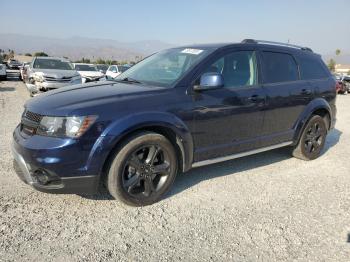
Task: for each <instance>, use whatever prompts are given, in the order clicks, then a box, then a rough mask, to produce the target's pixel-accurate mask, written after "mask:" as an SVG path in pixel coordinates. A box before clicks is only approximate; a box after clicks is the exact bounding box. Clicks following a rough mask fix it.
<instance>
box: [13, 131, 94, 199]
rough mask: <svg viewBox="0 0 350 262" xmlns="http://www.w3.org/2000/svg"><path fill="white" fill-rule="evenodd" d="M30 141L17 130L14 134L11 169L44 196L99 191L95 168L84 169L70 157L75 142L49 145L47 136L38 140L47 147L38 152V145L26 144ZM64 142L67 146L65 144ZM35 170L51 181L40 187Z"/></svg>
mask: <svg viewBox="0 0 350 262" xmlns="http://www.w3.org/2000/svg"><path fill="white" fill-rule="evenodd" d="M31 138H33V137H31ZM31 138H28V139H24V138H23V137H21V134H20V133H19V128H18V127H17V128H16V130H15V131H14V134H13V143H12V154H13V157H14V170H15V171H16V173H17V175H18V176H19V178H20V179H21V180H22V181H24V182H25V183H26V184H28V185H30V186H32V187H33V188H35V189H36V190H39V191H42V192H46V193H57V194H82V193H85V194H93V193H96V192H97V191H98V187H99V181H100V176H99V175H100V174H99V173H97V172H98V171H97V170H98V169H96V168H94V167H91V168H87V167H86V166H84V163H82V162H84V161H82V159H81V158H79V157H76V158H75V159H74V157H73V160H72V154H75V155H77V147H76V146H75V145H74V143H69V142H68V141H64V140H62V139H61V140H62V141H60V140H57V139H54V141H53V142H51V144H50V142H48V141H49V139H48V138H47V137H41V138H42V140H43V141H42V143H41V144H42V145H45V144H46V145H47V148H46V149H37V148H35V144H38V142H35V141H32V142H28V141H27V140H30V139H31ZM38 139H40V137H39V138H38V136H36V140H38ZM65 143H66V144H67V145H64V144H65ZM33 145H34V146H33ZM39 145H40V143H39ZM82 155H83V154H82ZM38 171H40V172H45V174H47V175H48V177H50V178H51V179H52V180H51V181H50V182H49V183H47V184H43V183H42V181H40V179H38V177H37V172H38Z"/></svg>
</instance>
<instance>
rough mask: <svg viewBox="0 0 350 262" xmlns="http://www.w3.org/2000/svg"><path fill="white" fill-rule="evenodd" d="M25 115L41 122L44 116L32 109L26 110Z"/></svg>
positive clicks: (31, 119)
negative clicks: (31, 110)
mask: <svg viewBox="0 0 350 262" xmlns="http://www.w3.org/2000/svg"><path fill="white" fill-rule="evenodd" d="M24 117H25V118H27V119H29V120H30V121H33V122H35V123H40V121H41V119H42V118H43V116H42V115H40V114H37V113H33V112H30V111H25V113H24Z"/></svg>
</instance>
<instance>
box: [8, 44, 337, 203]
mask: <svg viewBox="0 0 350 262" xmlns="http://www.w3.org/2000/svg"><path fill="white" fill-rule="evenodd" d="M335 100H336V90H335V80H334V78H333V77H332V75H331V74H330V72H329V70H328V68H327V67H326V65H325V64H324V62H323V61H322V60H321V57H320V56H319V55H317V54H315V53H313V52H312V50H311V49H310V48H305V47H299V46H293V45H286V44H283V43H274V42H266V41H255V40H244V41H242V42H241V43H236V44H212V45H211V44H207V45H194V46H188V47H180V48H172V49H168V50H164V51H162V52H159V53H157V54H154V55H152V56H149V57H148V58H146V59H144V60H142V61H141V62H139V63H138V64H136V65H134V66H133V67H132V68H130V69H129V70H127V71H125V72H124V73H122V74H121V75H119V76H118V77H117V78H116V79H115V80H114V82H113V81H105V82H103V83H90V84H86V85H78V86H75V87H72V88H63V89H60V90H56V91H53V92H51V93H50V94H44V95H42V96H40V97H37V98H34V99H32V100H31V101H29V102H28V103H27V104H26V108H25V111H24V113H23V117H22V121H21V124H20V125H19V126H18V127H17V128H16V129H15V131H14V134H13V138H14V143H13V154H14V157H15V159H16V160H17V162H18V163H19V165H20V166H22V170H23V174H24V176H23V175H22V178H23V179H24V180H25V181H27V182H28V183H30V184H31V185H32V186H33V187H35V188H36V189H38V190H41V191H44V192H53V193H78V192H79V193H82V192H85V193H88V192H89V193H91V192H95V191H96V190H97V188H98V185H99V182H100V181H104V182H105V184H106V186H107V188H108V190H109V192H110V193H111V195H112V196H113V197H115V198H118V199H121V200H122V201H123V202H125V203H127V204H130V205H147V204H152V203H154V202H156V201H158V200H160V199H161V198H162V196H163V195H164V194H165V193H166V192H167V191H168V190H169V189H170V187H171V185H172V183H173V182H174V180H175V177H176V174H177V173H178V171H183V172H185V171H187V170H189V169H191V168H193V167H199V166H203V165H208V164H212V163H217V162H220V161H226V160H229V159H234V158H238V157H242V156H246V155H251V154H255V153H258V152H263V151H267V150H271V149H275V148H279V147H285V146H289V147H290V148H291V151H292V154H293V156H295V157H297V158H300V159H303V160H313V159H315V158H317V157H319V156H320V154H321V152H322V150H323V147H324V144H325V140H326V136H327V133H328V131H329V130H330V129H332V128H333V127H334V124H335V119H336V117H335V116H336V105H335ZM38 148H40V149H39V150H38ZM33 155H35V158H33V157H31V156H33ZM27 164H29V166H30V170H29V169H28V167H27Z"/></svg>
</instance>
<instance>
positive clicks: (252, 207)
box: [0, 81, 350, 261]
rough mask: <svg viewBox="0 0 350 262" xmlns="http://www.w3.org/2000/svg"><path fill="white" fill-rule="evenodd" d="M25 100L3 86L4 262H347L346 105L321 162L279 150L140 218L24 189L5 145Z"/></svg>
mask: <svg viewBox="0 0 350 262" xmlns="http://www.w3.org/2000/svg"><path fill="white" fill-rule="evenodd" d="M27 99H29V95H28V93H27V91H26V88H25V86H24V84H23V83H21V82H18V81H8V82H0V123H1V126H0V156H1V158H0V261H22V260H27V261H63V260H65V261H109V260H110V261H117V260H123V261H124V260H129V261H158V260H171V261H172V260H186V261H204V260H206V261H207V260H213V261H222V260H229V261H242V260H244V261H276V260H278V261H280V260H286V261H287V260H288V261H290V260H301V261H320V260H321V261H349V257H350V243H349V241H350V236H349V233H350V160H349V156H350V95H348V96H339V97H338V100H337V105H338V122H337V125H336V129H335V130H333V131H332V132H331V133H330V134H329V136H328V139H327V143H326V150H325V152H324V155H323V156H322V157H320V158H319V159H317V160H314V161H311V162H304V161H301V160H298V159H295V158H292V157H290V155H289V154H288V150H286V149H279V150H274V151H270V152H266V153H261V154H258V155H254V156H250V157H246V158H241V159H236V160H233V161H228V162H225V163H220V164H216V165H211V166H207V167H203V168H198V169H194V170H192V171H190V172H188V173H186V174H181V175H179V176H178V177H177V180H176V182H175V184H174V186H173V190H172V191H171V193H170V194H169V195H168V196H167V198H165V199H164V200H163V201H161V202H159V203H157V204H154V205H152V206H147V207H142V208H132V207H128V206H125V205H123V204H121V203H119V202H118V201H114V200H111V199H110V198H109V197H108V194H106V193H101V194H98V195H94V196H78V195H51V194H45V193H40V192H37V191H34V190H33V189H32V188H30V187H29V186H27V185H25V184H24V183H22V182H21V181H20V180H19V179H18V178H17V177H16V174H15V173H14V171H13V169H12V157H11V154H10V143H11V137H12V135H11V134H12V130H13V129H14V128H15V126H16V125H17V123H18V122H19V121H20V115H21V113H22V110H23V104H24V102H25V101H26V100H27Z"/></svg>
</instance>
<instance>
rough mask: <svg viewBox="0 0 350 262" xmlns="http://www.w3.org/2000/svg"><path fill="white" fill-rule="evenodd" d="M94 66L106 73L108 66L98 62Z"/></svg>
mask: <svg viewBox="0 0 350 262" xmlns="http://www.w3.org/2000/svg"><path fill="white" fill-rule="evenodd" d="M96 67H97V69H98V70H99V71H100V72H101V73H103V74H106V71H107V69H108V67H109V66H108V65H102V64H98V65H96Z"/></svg>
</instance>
